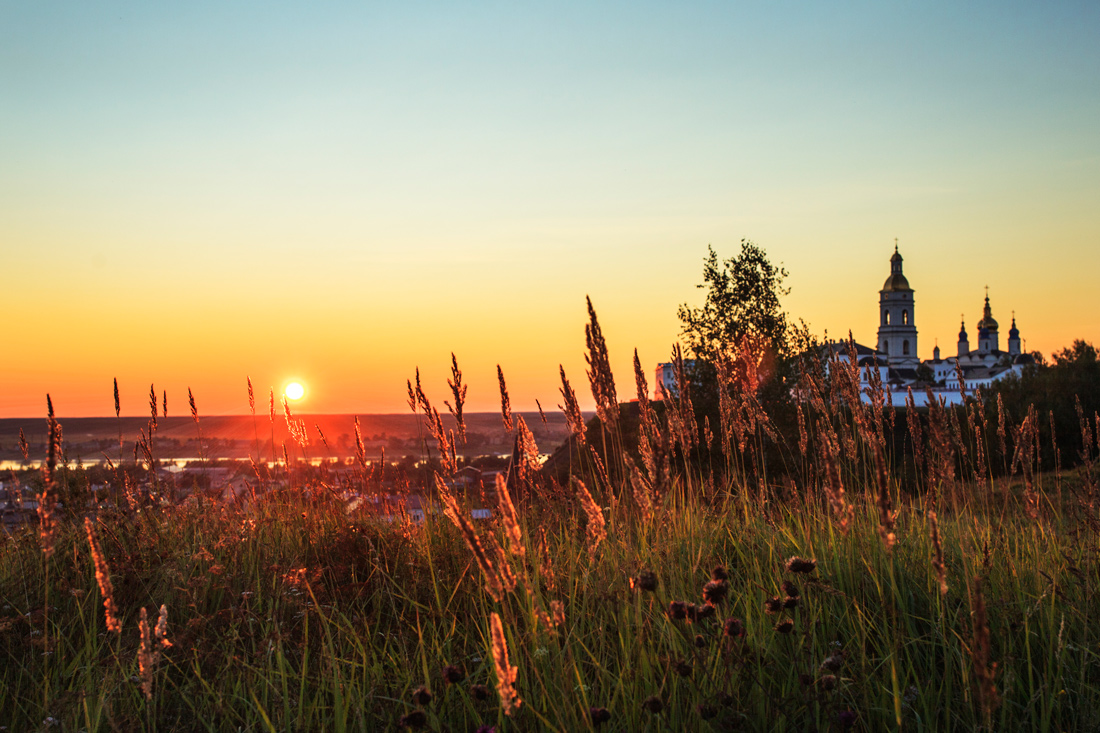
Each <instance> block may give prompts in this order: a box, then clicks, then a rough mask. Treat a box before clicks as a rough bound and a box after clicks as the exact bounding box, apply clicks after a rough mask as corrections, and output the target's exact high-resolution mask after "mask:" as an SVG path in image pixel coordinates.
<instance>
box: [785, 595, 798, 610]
mask: <svg viewBox="0 0 1100 733" xmlns="http://www.w3.org/2000/svg"><path fill="white" fill-rule="evenodd" d="M783 608H787V609H790V608H798V596H787V597H786V598H784V599H783Z"/></svg>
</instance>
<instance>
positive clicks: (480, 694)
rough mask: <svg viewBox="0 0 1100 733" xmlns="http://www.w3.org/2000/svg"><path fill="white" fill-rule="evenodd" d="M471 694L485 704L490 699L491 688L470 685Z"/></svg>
mask: <svg viewBox="0 0 1100 733" xmlns="http://www.w3.org/2000/svg"><path fill="white" fill-rule="evenodd" d="M470 694H471V695H472V696H473V698H474V699H475V700H478V701H480V702H485V701H486V700H488V699H489V688H488V687H486V686H485V685H470Z"/></svg>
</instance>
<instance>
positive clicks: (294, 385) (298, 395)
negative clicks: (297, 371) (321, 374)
mask: <svg viewBox="0 0 1100 733" xmlns="http://www.w3.org/2000/svg"><path fill="white" fill-rule="evenodd" d="M283 393H284V394H285V395H286V396H287V399H290V400H300V399H302V397H303V396H304V395H305V393H306V388H305V387H303V386H302V385H301V384H299V383H298V382H291V383H290V384H288V385H287V386H286V389H285V390H284V391H283Z"/></svg>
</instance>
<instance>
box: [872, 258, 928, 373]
mask: <svg viewBox="0 0 1100 733" xmlns="http://www.w3.org/2000/svg"><path fill="white" fill-rule="evenodd" d="M878 310H879V326H878V350H879V352H880V353H882V354H884V355H886V356H887V357H889V359H890V365H891V366H900V367H913V368H916V367H917V366H920V357H919V356H917V327H916V326H915V325H914V324H915V320H914V317H913V312H914V311H913V289H912V288H911V287H909V281H908V280H906V279H905V275H904V274H903V273H902V256H901V254H900V253H899V252H898V241H897V240H896V239H895V240H894V255H893V256H892V257H891V258H890V277H888V278H886V283H885V284H884V285H883V286H882V290H880V291H879V298H878Z"/></svg>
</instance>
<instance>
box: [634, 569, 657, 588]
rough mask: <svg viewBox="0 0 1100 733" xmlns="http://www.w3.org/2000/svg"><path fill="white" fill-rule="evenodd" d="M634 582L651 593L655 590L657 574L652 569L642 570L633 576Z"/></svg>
mask: <svg viewBox="0 0 1100 733" xmlns="http://www.w3.org/2000/svg"><path fill="white" fill-rule="evenodd" d="M635 583H636V584H637V586H638V587H639V588H641V589H642V590H645V591H649V592H650V593H652V592H653V591H655V590H657V574H656V573H654V572H653V571H652V570H642V571H641V572H639V573H638V577H637V578H635Z"/></svg>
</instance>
